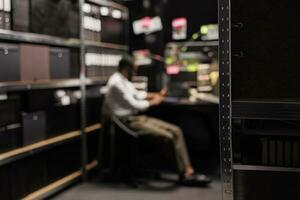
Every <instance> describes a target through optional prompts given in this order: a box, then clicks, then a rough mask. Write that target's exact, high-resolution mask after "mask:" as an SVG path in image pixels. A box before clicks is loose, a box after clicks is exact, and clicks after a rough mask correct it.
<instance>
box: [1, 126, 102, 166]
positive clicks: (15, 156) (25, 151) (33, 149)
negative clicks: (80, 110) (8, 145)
mask: <svg viewBox="0 0 300 200" xmlns="http://www.w3.org/2000/svg"><path fill="white" fill-rule="evenodd" d="M101 127H102V126H101V124H100V123H98V124H94V125H92V126H88V127H86V128H85V132H86V133H91V132H93V131H95V130H99V129H100V128H101ZM80 136H81V131H79V130H78V131H73V132H69V133H65V134H63V135H60V136H57V137H54V138H50V139H47V140H43V141H41V142H37V143H34V144H31V145H28V146H25V147H21V148H17V149H14V150H12V151H9V152H6V153H3V154H0V166H2V165H6V164H8V163H11V162H14V161H16V160H19V159H22V158H26V157H28V156H31V155H34V154H37V153H39V152H42V151H45V150H47V149H49V148H53V147H55V146H57V145H60V144H62V143H65V142H69V141H71V140H73V139H77V138H79V137H80Z"/></svg>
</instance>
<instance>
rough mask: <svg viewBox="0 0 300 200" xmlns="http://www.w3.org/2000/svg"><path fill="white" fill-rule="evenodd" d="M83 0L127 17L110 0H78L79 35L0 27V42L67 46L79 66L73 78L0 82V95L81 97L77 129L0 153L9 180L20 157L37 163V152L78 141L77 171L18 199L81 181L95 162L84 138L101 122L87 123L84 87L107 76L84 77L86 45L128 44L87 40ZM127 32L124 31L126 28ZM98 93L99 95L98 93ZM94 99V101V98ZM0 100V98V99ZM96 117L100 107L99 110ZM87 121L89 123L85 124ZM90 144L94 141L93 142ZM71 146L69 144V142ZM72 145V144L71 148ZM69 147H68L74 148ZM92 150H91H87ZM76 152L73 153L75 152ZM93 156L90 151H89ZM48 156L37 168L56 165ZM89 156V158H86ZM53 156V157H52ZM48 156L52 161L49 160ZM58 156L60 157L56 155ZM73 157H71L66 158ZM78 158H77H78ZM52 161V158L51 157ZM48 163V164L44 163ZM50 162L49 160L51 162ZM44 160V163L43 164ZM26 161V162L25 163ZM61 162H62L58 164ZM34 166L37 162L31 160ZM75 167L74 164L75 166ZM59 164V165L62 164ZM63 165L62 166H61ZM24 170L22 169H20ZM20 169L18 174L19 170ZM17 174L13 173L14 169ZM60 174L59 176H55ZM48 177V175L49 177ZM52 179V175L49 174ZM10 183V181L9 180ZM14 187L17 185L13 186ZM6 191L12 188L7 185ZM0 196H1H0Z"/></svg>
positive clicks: (117, 48)
mask: <svg viewBox="0 0 300 200" xmlns="http://www.w3.org/2000/svg"><path fill="white" fill-rule="evenodd" d="M85 2H89V3H92V4H95V5H99V6H109V7H111V8H114V9H118V10H121V11H122V12H123V13H124V14H125V15H126V16H127V18H128V16H129V14H128V9H127V8H126V7H125V6H123V5H120V4H118V3H115V2H112V1H106V0H105V1H103V0H78V7H79V10H78V13H79V25H80V30H79V33H80V34H79V37H78V38H62V37H55V36H49V35H45V34H37V33H29V32H19V31H14V30H3V29H0V41H1V42H3V43H12V44H21V43H22V44H23V43H26V44H35V45H47V46H49V47H62V48H68V49H70V50H71V49H72V50H75V51H78V52H79V59H78V60H80V61H79V65H80V66H79V67H80V70H79V71H80V72H79V76H78V77H75V78H68V79H56V80H54V79H53V80H35V81H11V82H0V95H3V96H6V95H10V94H21V93H26V92H31V91H41V90H43V91H48V90H61V89H63V90H66V89H70V90H74V91H75V90H76V91H80V94H81V99H80V106H79V109H80V128H79V129H78V130H73V131H70V132H66V133H62V134H60V135H58V136H54V137H51V138H48V139H44V140H42V141H39V142H35V143H33V144H30V145H24V146H21V147H18V148H15V149H12V150H9V151H7V152H4V153H1V154H0V173H1V175H2V174H5V176H7V177H4V178H5V180H6V179H12V176H13V175H14V174H13V173H11V171H12V170H14V169H15V168H16V169H19V168H18V167H19V165H20V164H21V163H22V162H23V160H24V161H25V160H26V161H27V160H29V162H38V161H36V160H32V158H34V159H40V158H39V157H40V156H41V155H44V154H45V155H48V154H49V155H50V157H51V156H52V157H53V155H55V150H56V149H60V151H62V152H65V153H68V151H72V149H71V150H70V149H66V150H64V149H63V148H64V147H65V146H66V148H71V147H70V145H71V144H73V143H74V144H75V143H76V144H79V143H80V156H81V157H80V161H81V164H80V166H81V167H80V168H78V170H77V171H76V170H74V171H73V173H69V172H68V173H69V174H64V176H63V177H62V178H59V179H57V177H58V176H57V177H56V176H55V177H56V178H54V179H53V180H52V182H50V183H49V182H47V183H46V181H43V183H39V184H40V185H39V186H38V187H36V189H35V190H36V191H30V193H28V192H29V190H28V191H27V190H26V191H27V193H26V195H25V193H24V197H23V198H22V199H25V200H36V199H45V198H48V197H50V196H52V195H54V194H55V193H57V192H59V191H61V190H63V189H64V188H66V187H69V186H70V185H72V184H74V183H76V182H78V181H81V180H86V178H87V175H88V172H89V171H91V170H93V169H95V168H96V167H97V166H98V165H99V163H98V161H97V160H95V159H97V158H96V157H90V154H89V153H88V150H89V149H91V150H95V147H92V148H91V147H89V144H88V140H90V139H89V138H95V137H98V134H99V133H100V130H101V127H102V125H101V124H100V121H97V122H93V123H90V122H88V121H87V120H88V116H87V115H88V113H87V112H88V111H87V106H88V105H87V104H88V101H87V98H88V97H87V96H86V93H87V90H88V88H89V87H102V86H104V85H105V83H106V81H107V77H87V75H86V71H87V68H86V63H85V53H86V49H87V47H92V48H98V49H106V50H107V49H108V50H112V51H120V52H126V51H128V50H129V47H128V45H127V44H117V43H107V42H103V41H97V42H96V41H87V40H85V36H84V28H83V23H84V22H83V17H84V13H83V10H82V8H83V5H84V3H85ZM124 22H125V23H126V28H127V26H128V24H127V23H128V20H124ZM126 31H128V30H126ZM99 96H100V95H99ZM95 101H96V100H95ZM0 103H1V101H0ZM100 103H101V99H100V97H99V104H100ZM99 119H100V110H99ZM87 124H89V125H87ZM93 144H94V143H93ZM71 146H72V145H71ZM75 146H76V145H74V147H75ZM74 147H72V148H74ZM73 150H74V151H76V152H77V151H78V150H79V149H73ZM90 153H92V152H90ZM76 155H77V154H76ZM92 155H93V156H94V154H92ZM52 157H51V158H49V159H50V160H47V159H48V158H47V156H45V158H43V159H46V158H47V159H46V160H43V159H41V160H42V163H40V165H41V166H40V169H43V170H45V169H44V168H45V166H46V165H47V164H49V163H50V164H52V165H55V164H56V165H59V164H60V163H59V162H58V163H55V162H54V163H53V158H52ZM88 157H89V159H88ZM54 158H55V156H54ZM51 159H52V160H51ZM59 159H62V158H59ZM70 159H73V158H70ZM78 159H79V157H78ZM54 160H55V159H54ZM48 162H49V163H48ZM51 162H52V163H51ZM70 162H75V161H74V160H70ZM46 163H47V164H46ZM27 164H28V162H27ZM61 164H62V165H64V163H61ZM35 165H37V164H36V163H35ZM76 166H77V165H76ZM62 167H63V166H62ZM63 168H64V167H63ZM24 170H26V169H24ZM47 170H48V171H49V170H50V171H51V167H50V166H49V169H47ZM21 171H22V168H21V170H20V172H19V173H22V172H21ZM48 171H47V173H50V174H47V176H49V177H50V176H51V175H52V176H53V174H51V173H53V172H52V171H51V172H48ZM16 173H17V172H16ZM59 176H61V175H59ZM49 177H48V178H49ZM52 178H53V177H52ZM12 184H13V183H12ZM18 184H20V187H21V188H22V187H24V185H22V184H24V183H22V182H20V183H18ZM7 187H12V186H11V185H8V186H7ZM7 187H6V186H5V188H4V189H3V190H2V188H1V187H0V192H2V191H4V190H5V191H6V190H7V189H8V188H7ZM15 187H17V186H15ZM9 190H12V189H11V188H9ZM7 192H8V191H7ZM0 198H1V196H0ZM10 198H11V199H16V197H15V195H11V196H10Z"/></svg>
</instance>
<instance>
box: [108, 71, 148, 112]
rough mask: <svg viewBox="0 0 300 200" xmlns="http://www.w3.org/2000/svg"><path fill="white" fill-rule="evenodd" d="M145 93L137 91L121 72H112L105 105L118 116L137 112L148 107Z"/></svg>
mask: <svg viewBox="0 0 300 200" xmlns="http://www.w3.org/2000/svg"><path fill="white" fill-rule="evenodd" d="M146 98H147V93H146V92H143V91H138V90H137V89H135V87H134V85H133V84H132V83H131V82H130V81H129V80H128V79H127V78H126V77H124V76H123V75H122V74H121V73H119V72H116V73H114V74H113V75H112V76H111V77H110V78H109V80H108V83H107V93H106V97H105V101H106V105H107V106H108V107H109V109H110V110H111V111H112V112H113V114H114V115H116V116H118V117H126V116H130V115H134V114H137V112H138V111H144V110H146V109H148V108H149V106H150V104H149V101H147V100H146Z"/></svg>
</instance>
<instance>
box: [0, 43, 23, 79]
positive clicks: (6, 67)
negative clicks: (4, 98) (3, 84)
mask: <svg viewBox="0 0 300 200" xmlns="http://www.w3.org/2000/svg"><path fill="white" fill-rule="evenodd" d="M0 60H1V63H2V64H1V67H0V81H19V80H20V77H21V75H20V49H19V46H18V45H14V44H5V43H2V44H0Z"/></svg>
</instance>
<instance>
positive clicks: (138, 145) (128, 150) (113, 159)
mask: <svg viewBox="0 0 300 200" xmlns="http://www.w3.org/2000/svg"><path fill="white" fill-rule="evenodd" d="M102 108H103V109H102V125H103V128H102V134H101V137H100V138H101V139H100V142H101V143H100V145H99V146H100V147H102V148H101V153H100V158H101V161H100V162H101V163H102V170H104V171H106V173H107V172H108V173H107V174H108V175H109V176H110V178H113V179H114V178H120V177H122V176H123V178H125V180H126V182H127V183H129V184H130V185H132V186H134V187H137V186H138V184H139V183H138V182H137V177H138V176H139V175H140V174H145V172H146V169H145V168H142V167H141V163H142V162H143V161H144V160H142V154H143V153H144V152H146V151H147V150H148V152H149V151H151V152H152V153H153V152H154V150H155V149H156V148H157V147H158V145H153V142H155V141H157V140H155V141H154V140H151V139H150V138H146V137H144V136H141V135H140V134H138V132H136V131H134V130H132V129H130V128H129V127H128V126H127V125H126V124H125V123H124V122H123V121H122V120H120V119H119V118H118V117H116V116H114V115H113V114H112V112H110V110H109V108H108V107H107V106H105V103H104V104H103V107H102ZM162 142H163V143H164V145H166V146H167V148H168V150H170V151H171V153H170V154H169V155H173V156H171V157H172V158H171V159H170V160H171V161H170V162H169V163H173V162H174V163H175V162H176V156H175V149H174V146H173V145H169V144H170V143H169V142H172V141H171V140H170V141H167V139H165V140H164V141H162ZM150 143H151V144H150ZM145 147H146V148H145ZM147 147H148V148H147ZM169 163H168V164H169ZM172 166H177V165H175V164H174V165H172ZM175 170H176V171H177V172H178V174H179V169H177V168H176V169H175ZM160 173H161V169H159V170H156V169H155V170H152V173H151V176H152V177H153V176H154V177H155V178H159V177H160ZM124 175H126V177H124ZM178 178H179V177H178Z"/></svg>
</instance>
